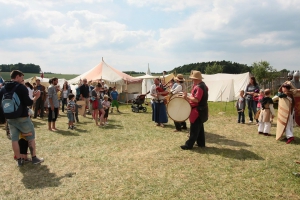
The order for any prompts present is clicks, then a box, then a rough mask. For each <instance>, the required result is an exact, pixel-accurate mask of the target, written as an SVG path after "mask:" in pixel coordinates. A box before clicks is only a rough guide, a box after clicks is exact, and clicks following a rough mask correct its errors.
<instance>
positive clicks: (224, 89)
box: [202, 72, 250, 101]
mask: <svg viewBox="0 0 300 200" xmlns="http://www.w3.org/2000/svg"><path fill="white" fill-rule="evenodd" d="M202 76H203V81H204V82H205V84H206V85H207V87H208V88H209V91H208V101H234V100H236V99H237V98H238V97H239V95H240V91H241V90H245V88H246V87H247V85H248V84H249V80H250V74H249V72H247V73H244V74H221V73H219V74H213V75H208V74H202Z"/></svg>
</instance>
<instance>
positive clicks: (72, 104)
mask: <svg viewBox="0 0 300 200" xmlns="http://www.w3.org/2000/svg"><path fill="white" fill-rule="evenodd" d="M68 99H69V102H68V104H67V115H68V119H69V128H68V129H71V130H73V129H74V113H75V106H76V105H75V101H74V100H75V95H74V94H72V93H70V94H69V96H68Z"/></svg>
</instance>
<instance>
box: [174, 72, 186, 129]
mask: <svg viewBox="0 0 300 200" xmlns="http://www.w3.org/2000/svg"><path fill="white" fill-rule="evenodd" d="M174 80H175V82H176V83H175V84H174V85H175V87H172V89H171V91H170V92H171V94H172V95H174V94H178V93H180V92H181V93H182V92H186V87H185V84H184V81H185V79H184V78H183V75H182V74H177V76H176V77H175V78H174ZM174 124H175V128H176V129H175V130H174V132H178V131H181V130H182V129H184V130H186V129H187V127H186V122H175V121H174Z"/></svg>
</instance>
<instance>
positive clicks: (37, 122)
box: [32, 121, 46, 127]
mask: <svg viewBox="0 0 300 200" xmlns="http://www.w3.org/2000/svg"><path fill="white" fill-rule="evenodd" d="M32 123H33V125H34V127H37V126H39V125H45V124H46V122H44V123H42V122H39V121H32Z"/></svg>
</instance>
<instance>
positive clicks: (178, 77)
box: [174, 74, 185, 81]
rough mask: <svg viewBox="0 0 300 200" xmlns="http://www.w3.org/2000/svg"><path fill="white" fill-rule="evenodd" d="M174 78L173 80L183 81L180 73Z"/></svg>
mask: <svg viewBox="0 0 300 200" xmlns="http://www.w3.org/2000/svg"><path fill="white" fill-rule="evenodd" d="M174 79H175V81H185V79H184V78H183V75H182V74H177V76H176V77H175V78H174Z"/></svg>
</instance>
